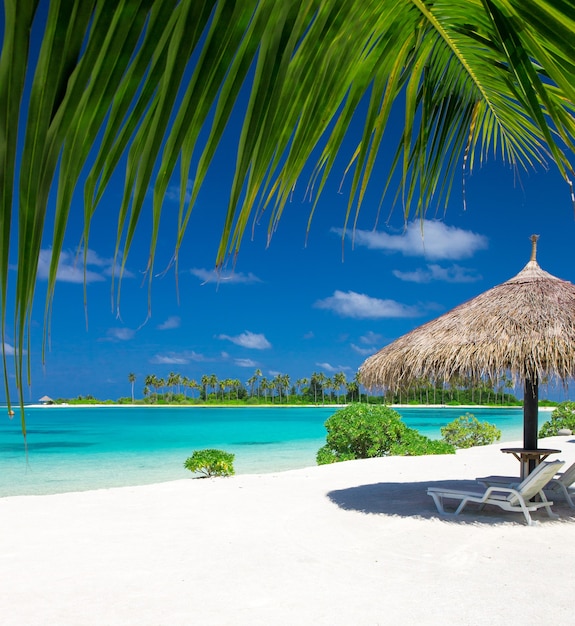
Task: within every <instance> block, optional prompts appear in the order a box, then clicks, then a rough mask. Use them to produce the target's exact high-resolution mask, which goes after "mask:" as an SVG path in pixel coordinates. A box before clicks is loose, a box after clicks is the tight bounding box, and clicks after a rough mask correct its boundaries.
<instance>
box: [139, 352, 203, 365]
mask: <svg viewBox="0 0 575 626" xmlns="http://www.w3.org/2000/svg"><path fill="white" fill-rule="evenodd" d="M209 360H210V359H208V358H206V357H205V356H204V355H203V354H198V353H197V352H194V351H193V350H186V351H184V352H165V353H164V354H155V355H154V356H153V357H152V358H151V359H150V363H159V364H161V365H186V364H187V363H192V362H196V363H203V362H206V361H209Z"/></svg>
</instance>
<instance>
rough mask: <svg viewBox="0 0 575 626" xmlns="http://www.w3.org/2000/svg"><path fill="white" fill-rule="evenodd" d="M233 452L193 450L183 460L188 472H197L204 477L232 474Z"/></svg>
mask: <svg viewBox="0 0 575 626" xmlns="http://www.w3.org/2000/svg"><path fill="white" fill-rule="evenodd" d="M234 458H235V454H232V453H231V452H224V451H223V450H213V449H207V450H195V451H194V452H193V453H192V456H190V457H188V458H187V459H186V460H185V462H184V467H185V468H186V469H188V470H190V472H198V473H199V474H202V475H203V476H204V477H210V476H232V475H233V474H234V473H235V471H234Z"/></svg>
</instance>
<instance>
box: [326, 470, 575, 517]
mask: <svg viewBox="0 0 575 626" xmlns="http://www.w3.org/2000/svg"><path fill="white" fill-rule="evenodd" d="M428 487H440V488H448V489H461V490H464V491H474V492H477V493H483V492H484V491H485V487H484V486H483V485H480V484H479V483H478V482H476V481H474V480H437V481H425V482H417V483H409V482H407V483H374V484H371V485H360V486H358V487H350V488H347V489H337V490H334V491H330V492H329V493H328V494H327V497H328V498H329V499H330V500H331V501H332V502H333V503H334V504H336V505H337V506H339V507H340V508H341V509H344V510H347V511H360V512H361V513H368V514H369V513H371V514H376V515H377V514H383V515H392V516H399V517H417V518H420V519H431V518H439V519H441V520H445V521H446V522H450V523H456V524H478V523H484V524H491V525H492V524H501V523H513V522H516V523H519V524H524V523H525V519H524V517H523V514H522V513H510V512H507V511H502V510H501V509H499V508H498V507H494V506H490V505H489V506H486V507H485V508H484V509H483V510H479V507H478V506H477V505H476V504H472V503H470V504H468V505H467V507H466V508H465V510H464V512H463V513H461V514H460V515H458V516H457V517H454V516H442V515H440V514H439V513H438V511H437V509H436V508H435V504H434V502H433V499H432V498H431V496H428V495H427V489H428ZM452 503H454V501H448V502H447V505H446V510H452V509H451V508H450V505H451V504H452ZM553 511H554V512H555V513H557V514H558V515H559V519H560V520H561V521H569V522H575V511H574V510H572V509H570V508H569V507H568V506H567V504H566V503H565V502H561V501H554V504H553ZM532 518H533V520H537V521H541V522H543V523H545V522H546V521H549V522H552V521H557V520H552V519H550V518H549V517H548V516H547V513H545V512H544V511H536V512H534V513H532Z"/></svg>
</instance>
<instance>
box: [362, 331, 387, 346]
mask: <svg viewBox="0 0 575 626" xmlns="http://www.w3.org/2000/svg"><path fill="white" fill-rule="evenodd" d="M359 341H360V343H365V344H367V345H370V346H371V345H373V344H374V343H375V344H379V343H381V342H382V341H383V335H380V334H379V333H374V332H373V331H372V330H370V331H368V332H367V333H365V335H362V336H361V337H360V338H359Z"/></svg>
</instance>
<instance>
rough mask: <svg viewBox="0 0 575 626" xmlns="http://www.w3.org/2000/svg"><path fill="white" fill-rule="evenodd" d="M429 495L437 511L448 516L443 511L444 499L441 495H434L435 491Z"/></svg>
mask: <svg viewBox="0 0 575 626" xmlns="http://www.w3.org/2000/svg"><path fill="white" fill-rule="evenodd" d="M429 495H430V496H431V497H432V498H433V501H434V502H435V506H436V507H437V510H438V511H439V512H440V513H441V514H442V515H447V513H446V512H445V510H444V509H443V498H442V497H441V495H440V494H438V493H434V492H433V491H432V492H431V493H430V494H429Z"/></svg>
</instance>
